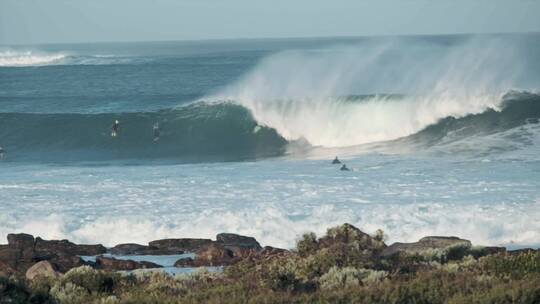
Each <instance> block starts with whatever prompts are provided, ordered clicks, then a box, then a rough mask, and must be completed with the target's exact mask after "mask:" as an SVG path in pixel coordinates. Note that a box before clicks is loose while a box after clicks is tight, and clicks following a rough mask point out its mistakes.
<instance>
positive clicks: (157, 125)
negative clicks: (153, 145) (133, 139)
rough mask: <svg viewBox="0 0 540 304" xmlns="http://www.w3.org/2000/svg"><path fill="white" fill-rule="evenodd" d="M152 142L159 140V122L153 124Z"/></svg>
mask: <svg viewBox="0 0 540 304" xmlns="http://www.w3.org/2000/svg"><path fill="white" fill-rule="evenodd" d="M153 130H154V141H158V140H159V135H160V130H159V122H156V123H155V124H154V128H153Z"/></svg>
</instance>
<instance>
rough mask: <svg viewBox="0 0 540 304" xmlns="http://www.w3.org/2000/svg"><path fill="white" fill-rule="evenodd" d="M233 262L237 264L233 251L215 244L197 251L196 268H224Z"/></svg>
mask: <svg viewBox="0 0 540 304" xmlns="http://www.w3.org/2000/svg"><path fill="white" fill-rule="evenodd" d="M233 262H235V257H234V253H233V251H231V250H230V249H227V248H225V247H224V246H223V245H220V244H217V243H215V244H210V245H207V246H205V247H202V248H201V249H199V250H198V251H197V255H196V257H195V260H194V266H224V265H230V264H232V263H233Z"/></svg>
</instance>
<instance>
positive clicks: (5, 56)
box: [0, 51, 67, 67]
mask: <svg viewBox="0 0 540 304" xmlns="http://www.w3.org/2000/svg"><path fill="white" fill-rule="evenodd" d="M66 57H67V55H66V54H63V53H54V54H47V53H39V52H33V51H1V52H0V67H24V66H40V65H47V64H53V63H59V62H61V61H62V60H63V59H65V58H66Z"/></svg>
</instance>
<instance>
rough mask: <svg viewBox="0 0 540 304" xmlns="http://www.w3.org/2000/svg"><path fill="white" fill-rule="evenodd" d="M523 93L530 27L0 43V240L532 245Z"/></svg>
mask: <svg viewBox="0 0 540 304" xmlns="http://www.w3.org/2000/svg"><path fill="white" fill-rule="evenodd" d="M539 87H540V35H537V34H526V35H525V34H524V35H491V36H422V37H384V38H377V37H374V38H341V39H329V38H328V39H282V40H238V41H234V40H224V41H196V42H146V43H117V44H78V45H42V46H1V47H0V146H1V147H2V148H3V149H4V151H5V153H4V158H3V159H2V160H1V161H0V237H1V236H5V235H6V234H7V233H10V232H15V231H24V232H29V233H34V234H36V235H41V236H42V237H45V238H69V239H73V240H75V241H80V242H101V243H105V244H107V245H112V244H115V243H120V242H134V241H136V242H146V241H149V240H153V239H157V238H162V237H181V236H184V237H212V236H213V235H215V234H216V233H219V232H224V231H227V232H236V233H243V234H249V235H253V236H255V237H257V238H258V239H259V240H261V241H262V243H264V244H268V245H275V246H292V245H293V244H294V240H295V239H296V237H297V236H298V235H299V234H300V233H302V232H305V231H309V230H311V231H316V232H322V231H324V229H326V228H327V227H328V226H330V225H335V224H339V223H342V222H351V223H352V224H355V225H358V226H359V227H361V228H363V229H365V230H366V231H367V232H373V231H375V230H376V229H377V228H383V229H384V230H385V231H386V232H387V233H388V234H389V236H390V240H400V241H409V240H415V239H417V238H419V237H422V236H424V235H427V234H445V235H448V234H456V235H459V236H461V237H466V238H469V239H471V240H473V241H474V242H476V243H482V244H510V243H514V244H517V245H538V243H539V241H538V240H539V237H540V234H539V231H540V229H539V228H540V227H539V226H538V224H537V223H538V222H539V221H538V220H539V219H540V190H539V189H540V158H539V152H540V149H539V144H540V124H539V119H540V95H539V94H538V88H539ZM115 120H118V121H119V123H120V129H119V131H118V136H116V137H112V136H111V125H112V123H113V122H114V121H115ZM156 124H158V125H159V131H158V133H159V136H156V131H155V130H154V128H153V127H154V125H156ZM336 155H337V156H340V158H341V159H342V160H343V161H344V162H345V163H347V165H348V166H349V167H350V168H351V169H352V171H348V172H342V171H339V170H338V167H336V166H332V165H330V164H329V160H331V159H333V158H334V156H336Z"/></svg>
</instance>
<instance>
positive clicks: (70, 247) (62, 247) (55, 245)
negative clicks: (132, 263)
mask: <svg viewBox="0 0 540 304" xmlns="http://www.w3.org/2000/svg"><path fill="white" fill-rule="evenodd" d="M34 251H35V252H36V254H38V255H42V256H44V255H47V254H50V253H52V254H58V253H62V254H64V255H83V256H93V255H99V254H103V253H105V252H107V248H105V247H104V246H103V245H77V244H74V243H72V242H70V241H68V240H50V241H47V240H43V239H42V238H39V237H38V238H36V241H35V246H34Z"/></svg>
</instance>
